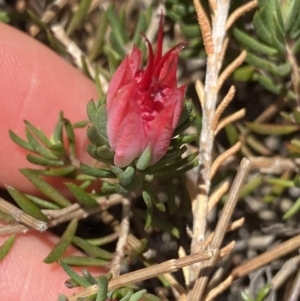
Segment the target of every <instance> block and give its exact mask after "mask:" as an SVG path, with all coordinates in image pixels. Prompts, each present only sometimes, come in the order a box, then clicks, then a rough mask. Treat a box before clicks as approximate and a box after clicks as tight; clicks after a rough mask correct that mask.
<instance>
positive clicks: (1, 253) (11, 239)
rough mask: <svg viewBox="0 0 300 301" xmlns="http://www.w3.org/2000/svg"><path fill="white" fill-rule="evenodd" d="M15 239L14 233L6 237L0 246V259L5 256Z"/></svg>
mask: <svg viewBox="0 0 300 301" xmlns="http://www.w3.org/2000/svg"><path fill="white" fill-rule="evenodd" d="M15 240H16V235H15V234H13V235H10V236H9V237H8V239H7V240H6V241H5V242H4V243H3V245H1V246H0V261H1V260H2V259H4V258H5V256H6V255H7V254H8V252H9V251H10V249H11V248H12V246H13V244H14V242H15Z"/></svg>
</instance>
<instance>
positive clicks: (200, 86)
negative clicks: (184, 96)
mask: <svg viewBox="0 0 300 301" xmlns="http://www.w3.org/2000/svg"><path fill="white" fill-rule="evenodd" d="M195 89H196V92H197V95H198V98H199V101H200V104H201V108H204V85H203V82H202V81H201V80H200V79H197V80H196V82H195Z"/></svg>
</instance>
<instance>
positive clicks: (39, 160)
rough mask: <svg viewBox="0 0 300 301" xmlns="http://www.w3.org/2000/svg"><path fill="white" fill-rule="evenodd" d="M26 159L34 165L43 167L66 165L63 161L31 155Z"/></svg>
mask: <svg viewBox="0 0 300 301" xmlns="http://www.w3.org/2000/svg"><path fill="white" fill-rule="evenodd" d="M26 159H27V160H28V161H29V162H30V163H32V164H36V165H42V166H63V165H64V164H65V162H64V161H61V160H51V159H47V158H44V157H37V156H34V155H31V154H28V155H26Z"/></svg>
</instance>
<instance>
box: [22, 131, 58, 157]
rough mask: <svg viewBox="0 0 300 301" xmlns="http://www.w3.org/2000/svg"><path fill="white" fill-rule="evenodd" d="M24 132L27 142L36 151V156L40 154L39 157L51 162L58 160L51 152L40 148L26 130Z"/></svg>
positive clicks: (42, 147)
mask: <svg viewBox="0 0 300 301" xmlns="http://www.w3.org/2000/svg"><path fill="white" fill-rule="evenodd" d="M25 132H26V137H27V140H28V142H29V143H30V144H31V146H32V147H33V149H34V151H36V152H37V153H38V154H40V155H41V156H43V157H45V158H47V159H51V160H58V159H59V158H58V157H57V156H56V155H54V154H53V152H52V151H51V150H49V149H48V148H46V147H44V146H42V145H41V144H40V143H39V142H38V140H37V139H36V138H35V137H34V136H33V135H32V134H31V132H30V131H29V129H28V128H26V129H25Z"/></svg>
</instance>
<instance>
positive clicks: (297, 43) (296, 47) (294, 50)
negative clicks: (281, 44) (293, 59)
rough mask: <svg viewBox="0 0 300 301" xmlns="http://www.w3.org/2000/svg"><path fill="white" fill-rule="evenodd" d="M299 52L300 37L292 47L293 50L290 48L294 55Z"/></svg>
mask: <svg viewBox="0 0 300 301" xmlns="http://www.w3.org/2000/svg"><path fill="white" fill-rule="evenodd" d="M299 50H300V36H299V38H298V40H297V41H296V43H295V44H294V45H293V48H292V52H293V53H294V54H297V53H298V52H299Z"/></svg>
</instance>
